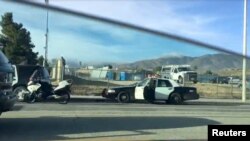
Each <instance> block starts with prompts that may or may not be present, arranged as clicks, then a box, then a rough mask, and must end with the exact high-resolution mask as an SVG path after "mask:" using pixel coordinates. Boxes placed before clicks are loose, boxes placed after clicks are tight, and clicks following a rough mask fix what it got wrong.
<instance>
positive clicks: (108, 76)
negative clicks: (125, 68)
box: [107, 71, 114, 80]
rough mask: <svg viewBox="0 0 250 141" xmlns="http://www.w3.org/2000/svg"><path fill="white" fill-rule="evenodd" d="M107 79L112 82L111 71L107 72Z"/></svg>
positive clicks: (112, 74) (112, 75)
mask: <svg viewBox="0 0 250 141" xmlns="http://www.w3.org/2000/svg"><path fill="white" fill-rule="evenodd" d="M107 78H108V79H109V80H113V79H114V73H113V72H112V71H108V72H107Z"/></svg>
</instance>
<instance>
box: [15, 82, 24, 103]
mask: <svg viewBox="0 0 250 141" xmlns="http://www.w3.org/2000/svg"><path fill="white" fill-rule="evenodd" d="M25 91H28V90H27V89H26V88H25V87H24V86H19V87H16V88H15V89H14V91H13V93H14V94H15V95H16V96H17V101H20V102H22V101H24V100H25V98H24V97H25V96H24V92H25Z"/></svg>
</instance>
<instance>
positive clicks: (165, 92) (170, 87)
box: [102, 78, 199, 104]
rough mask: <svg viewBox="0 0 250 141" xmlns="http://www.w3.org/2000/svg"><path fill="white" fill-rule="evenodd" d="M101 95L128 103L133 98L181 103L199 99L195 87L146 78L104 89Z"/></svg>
mask: <svg viewBox="0 0 250 141" xmlns="http://www.w3.org/2000/svg"><path fill="white" fill-rule="evenodd" d="M102 96H103V97H105V98H109V99H113V100H117V101H118V102H120V103H128V102H131V101H135V100H146V101H148V102H150V103H153V102H154V101H165V102H166V103H171V104H181V103H182V102H183V101H185V100H195V99H199V94H197V90H196V88H195V87H183V86H180V85H179V84H178V83H177V82H175V81H174V80H171V79H164V78H146V79H144V80H143V81H141V82H138V83H135V84H133V85H129V86H121V87H113V88H108V89H104V90H103V91H102Z"/></svg>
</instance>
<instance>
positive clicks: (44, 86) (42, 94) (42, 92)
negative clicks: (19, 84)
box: [24, 80, 72, 104]
mask: <svg viewBox="0 0 250 141" xmlns="http://www.w3.org/2000/svg"><path fill="white" fill-rule="evenodd" d="M71 85H72V80H63V81H61V82H59V84H58V86H57V87H55V88H53V86H52V85H51V84H48V83H43V82H41V81H38V82H35V81H29V82H28V86H27V89H28V93H26V94H25V95H24V100H25V101H26V102H28V103H34V102H35V101H44V100H49V99H55V100H58V102H59V103H60V104H67V103H68V101H69V100H70V93H71V90H70V87H71Z"/></svg>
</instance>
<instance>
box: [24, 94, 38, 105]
mask: <svg viewBox="0 0 250 141" xmlns="http://www.w3.org/2000/svg"><path fill="white" fill-rule="evenodd" d="M25 99H26V101H27V102H28V103H35V102H36V94H35V93H32V94H29V95H26V97H25Z"/></svg>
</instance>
